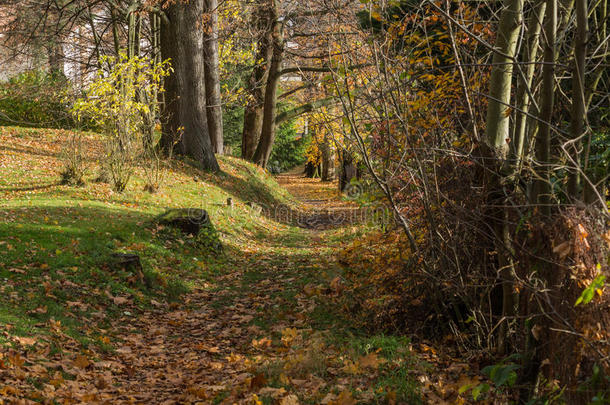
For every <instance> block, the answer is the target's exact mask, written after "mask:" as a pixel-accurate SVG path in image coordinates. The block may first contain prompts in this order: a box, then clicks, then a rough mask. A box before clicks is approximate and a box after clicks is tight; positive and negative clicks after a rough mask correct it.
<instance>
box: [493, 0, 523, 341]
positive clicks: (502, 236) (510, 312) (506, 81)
mask: <svg viewBox="0 0 610 405" xmlns="http://www.w3.org/2000/svg"><path fill="white" fill-rule="evenodd" d="M522 13H523V0H505V1H504V10H503V11H502V13H501V15H500V22H499V26H498V35H497V37H496V44H495V48H496V52H495V53H494V56H493V68H492V71H491V77H490V88H489V104H488V107H487V119H486V133H485V135H486V137H485V138H486V139H485V142H486V145H485V146H486V148H485V149H486V150H483V153H484V158H485V162H484V163H485V165H486V166H488V167H489V169H490V170H489V185H490V197H489V198H490V206H491V207H494V206H496V205H501V206H503V205H506V203H505V201H504V196H503V194H502V193H501V191H499V190H500V189H501V186H500V185H501V183H502V174H501V171H500V169H501V167H502V165H503V164H504V163H505V159H506V157H507V155H508V151H509V142H510V139H509V138H510V126H509V124H510V107H509V106H510V105H511V94H512V76H513V64H514V59H515V54H516V50H517V42H518V39H519V33H520V31H521V21H522ZM492 210H493V211H494V212H493V213H491V215H492V217H495V218H497V220H496V222H495V223H494V225H493V228H494V232H495V240H494V243H495V244H496V246H497V252H498V253H497V254H498V270H499V275H500V282H501V284H502V315H503V316H502V319H501V320H500V322H501V323H500V325H499V328H498V352H499V353H505V352H506V351H507V337H508V331H509V322H511V320H512V319H513V318H514V314H515V300H514V293H513V284H514V268H513V264H512V258H511V254H510V252H511V241H510V232H508V221H507V219H508V211H507V210H506V209H505V208H501V207H500V208H492Z"/></svg>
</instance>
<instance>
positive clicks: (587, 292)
mask: <svg viewBox="0 0 610 405" xmlns="http://www.w3.org/2000/svg"><path fill="white" fill-rule="evenodd" d="M598 267H599V265H598ZM605 282H606V276H603V275H601V274H600V275H599V276H597V277H596V278H595V280H593V282H592V283H591V285H589V286H588V287H587V288H585V289H584V290H583V292H582V294H580V297H578V299H577V300H576V302H575V303H574V306H575V307H576V306H578V305H580V304H588V303H589V302H591V301H592V300H593V298H594V297H595V293H596V292H597V293H598V294H599V295H602V288H604V284H605Z"/></svg>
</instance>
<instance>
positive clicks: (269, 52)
mask: <svg viewBox="0 0 610 405" xmlns="http://www.w3.org/2000/svg"><path fill="white" fill-rule="evenodd" d="M265 4H266V2H265V1H263V2H261V4H260V5H259V7H258V9H257V12H256V13H255V25H256V27H257V28H258V30H259V31H260V32H262V36H261V38H260V40H259V41H258V49H257V52H256V57H255V61H256V65H255V66H254V69H252V74H251V75H250V80H249V82H248V88H249V90H250V100H249V101H248V104H247V106H246V109H245V111H244V129H243V132H242V142H241V155H242V157H243V158H244V159H247V160H252V158H253V156H254V152H255V151H256V147H257V145H258V141H259V139H260V134H261V129H262V124H263V103H264V99H265V94H264V88H265V83H266V82H267V77H268V75H269V66H270V65H271V58H272V56H273V20H272V19H271V17H272V16H271V15H270V13H269V11H268V10H267V9H266V7H264V6H265Z"/></svg>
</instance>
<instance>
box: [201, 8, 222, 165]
mask: <svg viewBox="0 0 610 405" xmlns="http://www.w3.org/2000/svg"><path fill="white" fill-rule="evenodd" d="M205 8H206V10H205V11H206V15H207V16H208V18H209V20H208V24H207V26H205V27H204V42H203V46H204V59H205V90H206V91H205V95H206V105H207V109H206V112H207V119H208V130H209V132H210V140H211V141H212V147H213V148H214V152H215V153H218V154H220V155H222V153H223V149H224V147H223V128H222V99H221V94H220V75H219V59H218V58H219V57H218V0H205Z"/></svg>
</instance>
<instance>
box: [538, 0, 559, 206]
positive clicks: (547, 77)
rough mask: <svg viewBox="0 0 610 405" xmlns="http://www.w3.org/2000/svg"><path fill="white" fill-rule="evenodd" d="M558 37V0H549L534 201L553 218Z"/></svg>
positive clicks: (545, 24)
mask: <svg viewBox="0 0 610 405" xmlns="http://www.w3.org/2000/svg"><path fill="white" fill-rule="evenodd" d="M556 38H557V0H547V6H546V16H545V21H544V39H545V42H544V66H543V68H542V91H541V94H542V99H541V100H540V117H539V118H540V121H539V123H538V134H537V136H536V145H535V153H536V161H537V165H538V166H537V167H536V173H537V176H536V180H535V181H534V189H533V195H532V200H533V203H534V204H540V212H541V213H542V214H543V215H544V216H547V217H549V216H550V215H551V196H552V189H551V178H550V165H551V124H550V123H551V119H552V118H553V104H554V102H555V97H554V90H555V58H556V52H555V47H556V44H555V43H556Z"/></svg>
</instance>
